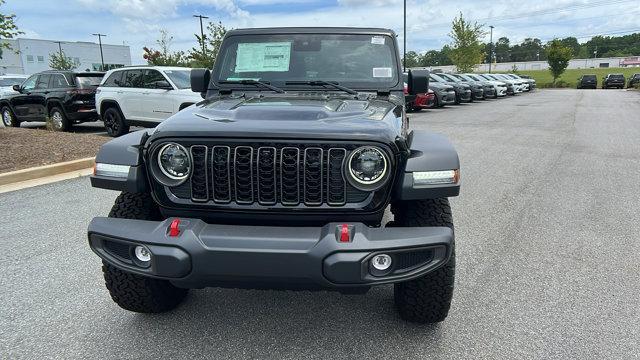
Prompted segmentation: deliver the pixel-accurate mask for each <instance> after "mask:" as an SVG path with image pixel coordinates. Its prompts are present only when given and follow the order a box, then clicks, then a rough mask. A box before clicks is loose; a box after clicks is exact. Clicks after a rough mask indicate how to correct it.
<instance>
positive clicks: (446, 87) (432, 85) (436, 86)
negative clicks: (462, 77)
mask: <svg viewBox="0 0 640 360" xmlns="http://www.w3.org/2000/svg"><path fill="white" fill-rule="evenodd" d="M429 88H432V89H435V90H445V91H450V90H453V86H451V85H447V84H443V83H437V82H429Z"/></svg>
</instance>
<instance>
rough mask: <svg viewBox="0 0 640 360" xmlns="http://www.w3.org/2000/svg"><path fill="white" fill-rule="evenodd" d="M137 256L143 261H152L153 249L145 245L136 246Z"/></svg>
mask: <svg viewBox="0 0 640 360" xmlns="http://www.w3.org/2000/svg"><path fill="white" fill-rule="evenodd" d="M134 252H135V255H136V258H137V259H138V260H139V261H140V262H142V263H146V262H149V261H151V251H149V249H147V248H146V247H144V246H136V248H135V250H134Z"/></svg>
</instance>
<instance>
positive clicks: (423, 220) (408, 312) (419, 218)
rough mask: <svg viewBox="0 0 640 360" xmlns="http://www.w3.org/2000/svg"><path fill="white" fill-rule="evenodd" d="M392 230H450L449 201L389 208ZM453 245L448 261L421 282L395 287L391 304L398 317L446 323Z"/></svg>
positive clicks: (452, 268)
mask: <svg viewBox="0 0 640 360" xmlns="http://www.w3.org/2000/svg"><path fill="white" fill-rule="evenodd" d="M391 211H392V212H393V214H394V221H393V226H399V227H430V226H446V227H449V228H451V229H453V216H452V214H451V207H450V206H449V200H448V199H446V198H441V199H428V200H417V201H403V202H398V203H395V204H393V205H392V206H391ZM455 268H456V258H455V244H454V247H453V252H452V254H451V257H450V258H449V261H448V262H447V263H446V264H444V265H443V266H441V267H440V268H439V269H437V270H435V271H432V272H430V273H428V274H426V275H424V276H422V277H420V278H417V279H414V280H410V281H405V282H401V283H397V284H395V287H394V300H395V304H396V308H397V309H398V312H399V313H400V317H401V318H402V319H404V320H407V321H411V322H417V323H435V322H440V321H443V320H444V319H446V317H447V315H448V314H449V308H450V307H451V299H452V298H453V286H454V279H455Z"/></svg>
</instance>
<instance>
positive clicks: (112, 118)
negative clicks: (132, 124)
mask: <svg viewBox="0 0 640 360" xmlns="http://www.w3.org/2000/svg"><path fill="white" fill-rule="evenodd" d="M102 121H103V122H104V127H105V129H107V134H109V136H111V137H118V136H122V135H124V134H126V133H128V132H129V124H127V122H126V120H125V119H124V116H123V115H122V113H121V112H120V110H119V109H118V108H117V107H115V106H110V107H108V108H107V109H106V110H105V111H104V114H102Z"/></svg>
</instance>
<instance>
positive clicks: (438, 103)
mask: <svg viewBox="0 0 640 360" xmlns="http://www.w3.org/2000/svg"><path fill="white" fill-rule="evenodd" d="M439 107H442V105H440V100H439V99H438V95H436V96H435V98H434V99H433V108H434V109H436V108H439Z"/></svg>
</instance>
